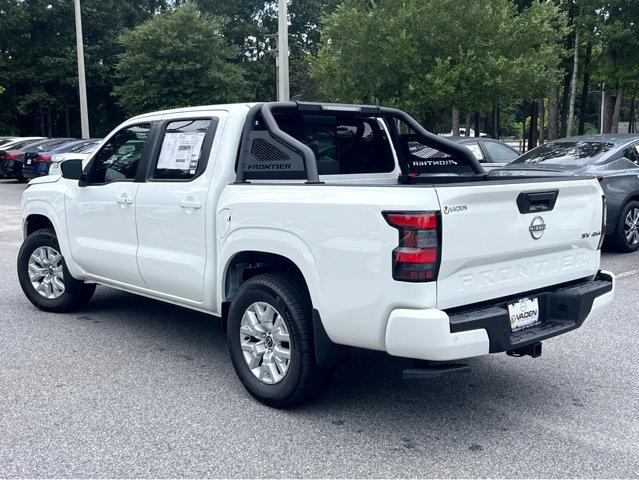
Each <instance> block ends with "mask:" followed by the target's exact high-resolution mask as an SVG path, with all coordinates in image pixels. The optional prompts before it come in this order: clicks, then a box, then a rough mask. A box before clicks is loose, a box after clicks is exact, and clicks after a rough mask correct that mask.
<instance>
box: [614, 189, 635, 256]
mask: <svg viewBox="0 0 639 480" xmlns="http://www.w3.org/2000/svg"><path fill="white" fill-rule="evenodd" d="M635 209H637V210H639V202H638V201H636V200H631V201H629V202H628V203H626V204H625V205H624V207H623V208H622V209H621V213H620V214H619V219H618V220H617V226H616V227H615V230H614V232H613V233H612V235H611V236H610V242H609V243H610V246H611V247H612V248H613V249H615V250H617V251H618V252H622V253H630V252H634V251H636V250H637V249H638V248H639V242H637V243H634V244H633V243H632V242H629V241H628V240H627V238H626V234H625V221H626V217H627V216H628V213H629V212H631V211H632V210H635Z"/></svg>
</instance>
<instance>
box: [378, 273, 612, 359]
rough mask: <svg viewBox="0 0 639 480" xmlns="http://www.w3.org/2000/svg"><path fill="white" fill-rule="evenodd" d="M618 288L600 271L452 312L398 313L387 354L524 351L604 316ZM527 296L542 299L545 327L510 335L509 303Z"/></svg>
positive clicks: (428, 356)
mask: <svg viewBox="0 0 639 480" xmlns="http://www.w3.org/2000/svg"><path fill="white" fill-rule="evenodd" d="M614 290H615V276H614V274H612V273H610V272H605V271H600V272H599V273H598V274H597V276H596V277H595V278H594V279H589V280H584V281H578V282H571V283H570V284H567V285H561V286H557V287H551V288H548V289H545V290H541V291H534V292H526V293H522V294H519V295H517V296H516V297H509V298H504V299H500V300H496V301H493V302H489V303H483V304H479V305H475V306H471V307H465V308H463V309H454V310H450V311H448V312H445V311H442V310H437V309H424V310H409V309H398V310H393V311H392V312H391V314H390V316H389V319H388V323H387V326H386V338H385V340H386V351H387V352H388V353H389V354H391V355H395V356H399V357H407V358H416V359H422V360H433V361H449V360H458V359H462V358H470V357H477V356H480V355H485V354H487V353H496V352H503V351H507V350H513V349H516V348H521V347H524V346H526V345H530V344H531V343H535V342H539V341H541V340H545V339H547V338H551V337H555V336H557V335H560V334H562V333H565V332H568V331H570V330H574V329H576V328H579V327H580V326H581V325H582V324H583V323H584V322H585V321H586V320H592V319H595V318H597V317H599V316H600V315H601V313H602V312H603V311H604V309H605V308H606V307H607V306H608V305H609V304H610V302H611V301H612V299H613V296H614ZM526 296H534V297H536V298H538V299H539V308H540V312H541V324H540V325H538V326H536V327H532V328H529V329H526V330H523V331H520V332H516V333H511V331H510V319H509V315H508V307H507V304H508V303H509V302H511V301H513V300H516V299H518V298H521V297H526Z"/></svg>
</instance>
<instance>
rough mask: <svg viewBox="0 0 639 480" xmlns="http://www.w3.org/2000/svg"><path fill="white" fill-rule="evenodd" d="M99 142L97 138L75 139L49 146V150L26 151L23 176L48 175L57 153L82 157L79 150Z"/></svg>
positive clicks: (29, 177) (27, 177)
mask: <svg viewBox="0 0 639 480" xmlns="http://www.w3.org/2000/svg"><path fill="white" fill-rule="evenodd" d="M98 142H99V140H95V139H83V140H73V141H70V142H67V143H62V144H61V145H58V146H54V147H48V148H49V150H48V151H43V150H42V149H40V150H38V151H36V150H34V151H28V152H25V154H24V163H23V167H22V176H23V177H24V178H26V179H31V178H35V177H40V176H42V175H48V174H49V169H50V167H51V165H52V163H53V157H54V156H55V155H67V154H69V155H72V156H73V158H80V157H79V156H78V155H81V154H80V153H79V152H82V151H84V150H87V149H89V150H93V148H95V146H96V145H97V144H98ZM54 173H55V172H54Z"/></svg>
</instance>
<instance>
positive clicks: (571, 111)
mask: <svg viewBox="0 0 639 480" xmlns="http://www.w3.org/2000/svg"><path fill="white" fill-rule="evenodd" d="M578 73H579V30H577V32H576V33H575V53H574V55H573V60H572V79H571V80H570V101H569V107H568V119H567V120H566V136H567V137H571V136H572V121H573V119H574V118H575V99H576V98H577V74H578Z"/></svg>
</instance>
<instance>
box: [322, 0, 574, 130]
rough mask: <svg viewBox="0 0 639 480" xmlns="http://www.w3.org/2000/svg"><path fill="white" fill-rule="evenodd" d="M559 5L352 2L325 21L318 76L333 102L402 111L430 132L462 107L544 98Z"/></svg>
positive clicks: (552, 73) (554, 71) (554, 58)
mask: <svg viewBox="0 0 639 480" xmlns="http://www.w3.org/2000/svg"><path fill="white" fill-rule="evenodd" d="M564 25H565V18H564V17H563V15H562V14H561V12H560V11H559V10H558V8H557V7H555V6H554V5H553V4H552V3H548V2H542V1H534V2H532V3H531V5H530V6H529V7H527V8H524V9H522V10H521V11H518V10H517V8H516V6H515V5H514V4H513V3H512V2H511V1H510V0H484V1H482V2H459V1H456V0H406V1H404V2H402V3H401V4H398V3H397V2H395V1H392V0H380V1H377V2H368V1H365V0H350V1H347V2H346V3H345V5H344V6H343V7H341V8H339V9H338V10H337V11H336V12H335V13H334V14H333V15H331V16H330V17H328V18H327V19H326V27H325V28H324V29H323V30H322V45H321V48H320V51H319V54H318V55H317V57H316V58H314V59H313V61H312V64H311V74H312V76H313V77H314V78H315V79H317V80H318V81H319V82H320V83H321V85H322V90H323V93H324V95H325V96H326V97H328V98H334V99H336V100H339V101H366V102H376V103H386V104H392V105H396V106H398V107H400V108H404V109H407V110H409V111H411V112H412V113H413V114H414V115H416V116H418V118H420V119H422V121H423V122H424V123H425V124H426V125H427V126H429V127H431V128H432V127H433V119H436V118H438V117H440V116H441V115H442V113H443V112H448V111H449V110H450V108H451V107H459V108H460V109H461V110H462V111H466V112H486V111H488V110H490V109H492V107H493V106H494V105H495V103H496V102H505V101H512V100H513V99H523V98H530V99H532V98H537V96H538V95H539V93H540V92H542V91H544V90H545V89H547V88H548V86H549V84H550V83H552V82H554V81H555V80H556V77H557V76H558V75H559V74H560V71H559V69H558V62H559V59H560V54H561V52H560V50H559V49H558V48H557V46H556V44H557V40H558V39H560V38H561V36H562V35H563V33H564V31H563V30H564V28H565V27H564Z"/></svg>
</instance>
